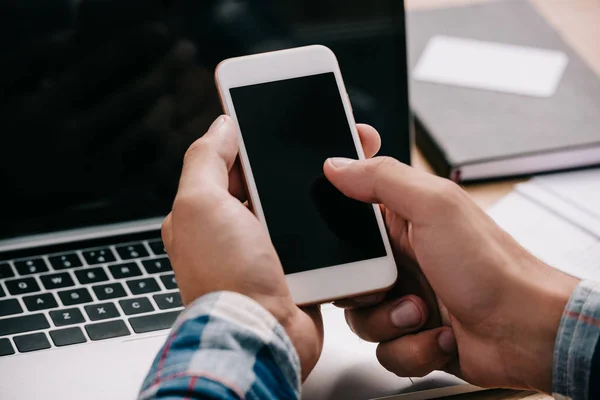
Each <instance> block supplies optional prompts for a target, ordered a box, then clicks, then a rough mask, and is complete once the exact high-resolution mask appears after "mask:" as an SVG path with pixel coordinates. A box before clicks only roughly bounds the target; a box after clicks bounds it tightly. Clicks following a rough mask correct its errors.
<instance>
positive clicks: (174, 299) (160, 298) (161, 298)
mask: <svg viewBox="0 0 600 400" xmlns="http://www.w3.org/2000/svg"><path fill="white" fill-rule="evenodd" d="M153 297H154V301H156V304H157V305H158V308H160V309H161V310H168V309H170V308H177V307H182V306H183V304H182V303H181V295H180V294H179V293H178V292H173V293H164V294H155V295H154V296H153Z"/></svg>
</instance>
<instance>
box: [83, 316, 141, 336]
mask: <svg viewBox="0 0 600 400" xmlns="http://www.w3.org/2000/svg"><path fill="white" fill-rule="evenodd" d="M85 330H86V331H87V333H88V335H89V337H90V339H92V340H104V339H111V338H116V337H120V336H128V335H131V333H130V332H129V329H127V326H126V325H125V322H123V321H121V320H115V321H108V322H100V323H97V324H89V325H86V326H85Z"/></svg>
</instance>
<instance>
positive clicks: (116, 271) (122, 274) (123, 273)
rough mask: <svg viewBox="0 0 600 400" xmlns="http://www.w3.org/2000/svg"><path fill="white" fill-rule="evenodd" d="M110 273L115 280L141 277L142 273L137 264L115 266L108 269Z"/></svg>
mask: <svg viewBox="0 0 600 400" xmlns="http://www.w3.org/2000/svg"><path fill="white" fill-rule="evenodd" d="M108 269H110V273H111V274H112V276H113V277H114V278H115V279H123V278H133V277H134V276H140V275H141V274H142V271H141V270H140V267H138V266H137V264H136V263H133V262H129V263H124V264H114V265H111V266H109V267H108Z"/></svg>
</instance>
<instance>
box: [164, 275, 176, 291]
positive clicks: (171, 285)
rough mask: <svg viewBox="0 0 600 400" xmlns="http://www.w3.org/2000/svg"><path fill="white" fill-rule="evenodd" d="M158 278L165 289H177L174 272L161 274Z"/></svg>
mask: <svg viewBox="0 0 600 400" xmlns="http://www.w3.org/2000/svg"><path fill="white" fill-rule="evenodd" d="M160 280H161V281H162V283H163V285H165V287H166V288H167V289H177V281H176V280H175V275H174V274H169V275H162V276H161V277H160Z"/></svg>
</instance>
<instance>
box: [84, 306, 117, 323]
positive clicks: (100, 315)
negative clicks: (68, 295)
mask: <svg viewBox="0 0 600 400" xmlns="http://www.w3.org/2000/svg"><path fill="white" fill-rule="evenodd" d="M84 308H85V312H86V313H87V315H88V317H90V320H92V321H101V320H103V319H110V318H116V317H119V316H121V314H120V313H119V310H117V307H116V306H115V305H114V304H113V303H101V304H93V305H90V306H85V307H84Z"/></svg>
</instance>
